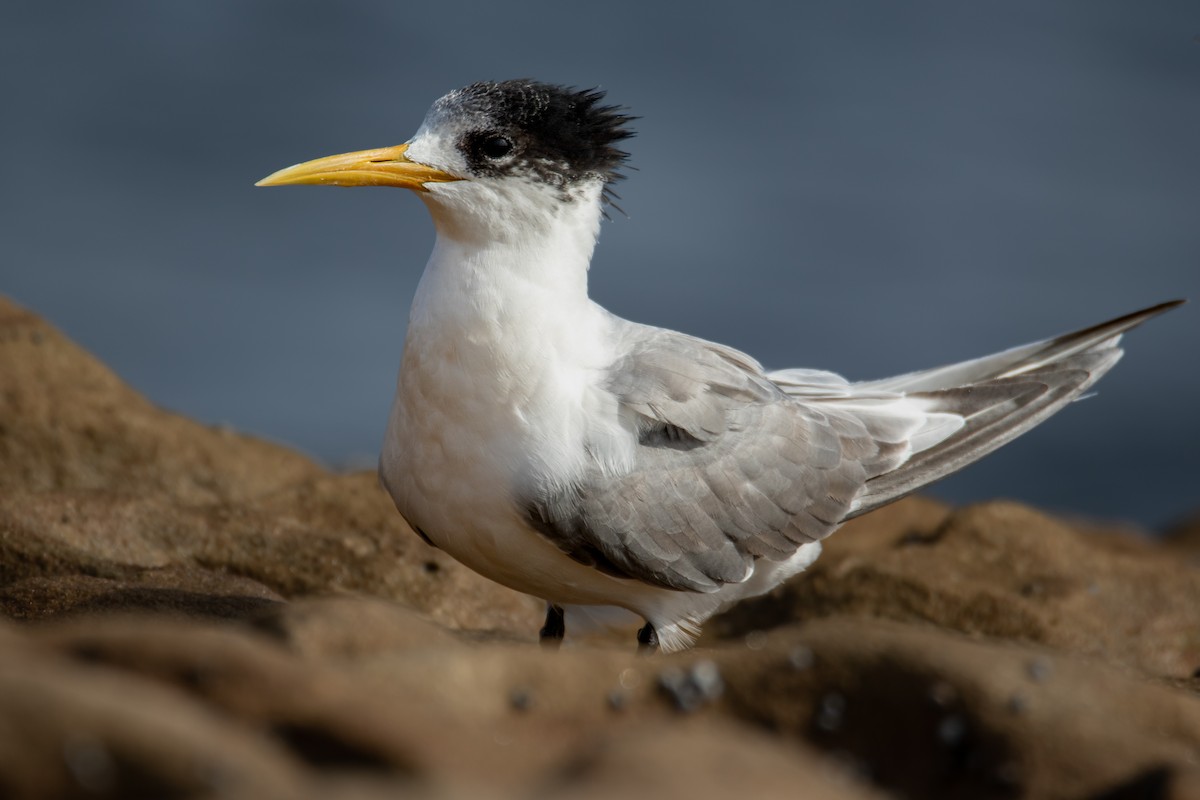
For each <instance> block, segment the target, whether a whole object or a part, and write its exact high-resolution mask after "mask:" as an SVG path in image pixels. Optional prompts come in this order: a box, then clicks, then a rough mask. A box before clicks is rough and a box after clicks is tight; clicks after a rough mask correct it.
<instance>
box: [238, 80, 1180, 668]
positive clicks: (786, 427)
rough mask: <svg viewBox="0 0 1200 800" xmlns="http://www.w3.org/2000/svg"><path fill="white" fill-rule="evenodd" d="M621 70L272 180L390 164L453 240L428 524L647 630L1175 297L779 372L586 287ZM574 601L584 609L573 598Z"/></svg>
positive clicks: (426, 124) (674, 619)
mask: <svg viewBox="0 0 1200 800" xmlns="http://www.w3.org/2000/svg"><path fill="white" fill-rule="evenodd" d="M626 112H627V109H624V108H622V107H620V106H615V105H607V104H606V102H605V93H604V92H603V91H601V90H599V89H577V88H575V87H569V86H559V85H554V84H549V83H544V82H539V81H536V80H530V79H520V80H508V81H501V82H479V83H474V84H471V85H470V86H466V87H464V88H462V89H458V90H456V91H452V92H450V93H449V94H447V95H445V96H443V97H441V98H440V99H438V100H437V101H436V102H435V103H434V104H433V106H432V107H431V108H430V109H429V111H428V113H427V115H426V117H425V119H424V121H423V123H422V124H421V126H420V127H419V129H418V130H417V132H416V134H415V135H414V136H413V137H412V138H410V139H409V140H408V141H407V142H405V143H404V144H400V145H397V146H393V147H384V148H380V149H373V150H362V151H356V152H351V153H345V154H341V155H335V156H329V157H325V158H319V159H316V160H313V161H307V162H304V163H301V164H297V165H295V166H292V167H288V168H286V169H282V170H280V171H278V172H275V173H273V174H271V175H270V176H268V177H267V178H264V179H263V180H261V181H259V182H258V184H257V185H259V186H282V185H296V184H320V185H334V186H391V187H400V188H405V189H409V190H412V191H413V192H415V193H416V194H417V196H418V197H420V199H421V200H423V201H424V203H425V205H426V206H427V208H428V210H429V212H430V214H431V216H432V217H433V222H434V228H435V233H436V236H435V241H434V244H433V251H432V254H431V255H430V256H429V259H428V262H427V264H426V266H425V269H424V272H423V273H422V275H421V278H420V282H419V284H418V286H417V289H416V292H415V295H414V298H413V302H412V307H411V311H410V315H409V321H408V328H407V332H406V334H405V340H404V346H403V355H402V359H401V366H400V374H399V378H398V380H397V388H396V394H395V399H394V401H393V404H392V407H391V411H390V414H389V417H388V424H387V430H386V434H385V438H384V442H383V445H382V448H381V454H380V460H379V475H380V479H381V483H382V484H383V486H384V488H385V489H386V490H387V492H388V493H389V494H390V495H391V498H392V500H393V501H394V504H395V506H396V509H397V510H398V511H399V513H400V514H401V516H403V518H404V519H405V521H407V523H408V524H409V526H411V528H412V529H413V530H414V531H415V532H416V533H417V534H418V535H419V536H420V537H421V538H422V539H424V540H425V541H426V542H427V543H428V544H431V545H433V546H434V547H437V548H440V549H442V550H444V551H445V552H447V553H448V554H449V555H451V556H453V557H454V558H455V559H457V560H458V561H460V562H461V563H463V564H464V565H466V566H467V567H469V568H470V569H472V570H474V571H475V572H477V573H479V574H481V575H483V576H485V577H487V578H490V579H492V580H493V581H496V582H498V583H501V584H503V585H505V586H508V587H510V588H512V589H516V590H518V591H521V592H525V593H527V594H530V595H533V596H535V597H537V598H540V599H541V600H542V601H544V602H545V603H546V618H545V623H544V625H543V627H542V628H541V630H540V633H539V636H540V640H541V641H542V642H543V643H544V644H546V645H548V646H550V647H552V648H553V647H557V646H558V644H559V643H560V642H561V640H562V639H563V637H564V634H565V631H566V627H567V619H568V615H570V619H575V618H576V615H577V614H579V618H580V619H584V618H585V617H586V615H587V612H588V610H589V609H611V608H613V607H615V608H618V609H625V610H626V611H628V612H633V614H636V615H637V616H638V617H639V618H640V621H644V622H645V625H644V626H642V627H641V628H640V629H639V630H638V632H637V643H638V644H637V646H638V648H639V650H642V651H649V652H653V651H655V650H658V651H661V652H665V653H670V652H673V651H678V650H682V649H685V648H687V647H689V646H691V645H692V644H693V643H694V642H695V639H696V637H697V636H698V635H699V632H700V629H701V626H702V624H703V623H704V622H705V621H706V620H707V619H709V618H710V617H712V616H713V615H714V614H716V613H718V612H720V611H722V610H724V609H727V608H729V607H730V606H732V605H733V604H735V603H737V602H739V601H741V600H744V599H746V598H750V597H755V596H758V595H762V594H764V593H766V592H768V591H770V590H771V589H773V588H774V587H776V586H778V585H779V584H781V583H782V582H784V581H786V580H788V579H789V578H791V577H792V576H794V575H796V574H797V573H799V572H801V571H802V570H804V569H805V568H806V567H808V566H809V565H810V564H812V563H813V561H814V560H815V559H816V558H817V556H818V555H819V554H820V552H821V543H822V541H823V540H824V539H825V538H826V537H827V536H829V535H830V534H831V533H833V532H834V531H835V530H836V529H837V528H838V527H840V526H841V525H842V524H843V523H845V522H847V521H848V520H850V519H853V518H855V517H858V516H860V515H862V514H865V513H867V512H869V511H871V510H873V509H876V508H879V507H880V506H883V505H885V504H888V503H891V502H893V501H895V500H898V499H899V498H901V497H904V496H906V495H908V494H910V493H911V492H913V491H916V490H918V489H920V488H922V487H924V486H926V485H928V484H930V483H931V482H933V481H936V480H938V479H939V478H942V477H944V476H946V475H948V474H950V473H952V472H955V471H957V470H959V469H961V468H963V467H965V466H967V465H968V464H970V463H972V462H974V461H976V460H977V459H979V458H981V457H983V456H985V455H987V454H988V453H990V452H992V451H993V450H995V449H996V448H997V447H1000V446H1001V445H1003V444H1005V443H1006V442H1008V441H1010V440H1012V439H1013V438H1014V437H1016V436H1019V435H1020V434H1022V433H1024V432H1026V431H1027V430H1029V429H1030V428H1032V427H1034V426H1035V425H1037V424H1039V423H1041V422H1042V421H1044V420H1045V419H1046V418H1047V417H1049V416H1050V415H1052V414H1054V413H1055V412H1057V411H1059V410H1061V409H1062V408H1063V407H1065V406H1066V405H1067V404H1069V403H1071V402H1072V401H1073V400H1075V399H1076V398H1078V397H1080V396H1081V395H1083V394H1084V393H1085V392H1087V390H1088V389H1089V388H1090V387H1091V386H1092V385H1093V384H1094V383H1095V381H1097V380H1098V379H1099V378H1100V377H1101V376H1103V375H1104V374H1105V373H1106V372H1108V370H1109V369H1111V368H1112V367H1113V365H1114V364H1116V362H1117V361H1118V359H1120V358H1121V356H1122V350H1121V348H1120V347H1119V342H1120V339H1121V336H1122V334H1123V333H1125V332H1126V331H1128V330H1129V329H1131V328H1133V327H1134V326H1136V325H1139V324H1140V323H1142V322H1144V321H1146V320H1148V319H1150V318H1151V317H1154V316H1156V315H1158V314H1161V313H1163V312H1165V311H1167V310H1169V309H1171V308H1174V307H1175V306H1177V305H1179V304H1180V303H1182V302H1184V301H1182V300H1175V301H1170V302H1166V303H1161V304H1159V305H1155V306H1153V307H1149V308H1145V309H1143V310H1140V311H1137V312H1134V313H1132V314H1127V315H1125V316H1122V317H1119V318H1117V319H1113V320H1110V321H1108V322H1104V323H1102V324H1099V325H1095V326H1092V327H1089V328H1085V329H1083V330H1079V331H1076V332H1074V333H1069V334H1066V335H1063V336H1058V337H1054V338H1050V339H1045V340H1042V341H1038V342H1035V343H1033V344H1028V345H1025V346H1021V347H1016V348H1013V349H1010V350H1006V351H1004V352H1001V353H997V354H994V355H990V356H985V357H982V358H977V359H974V360H970V361H965V362H961V363H957V364H951V365H948V366H943V367H938V368H934V369H927V370H922V371H918V372H912V373H908V374H904V375H900V376H897V377H893V378H885V379H882V380H871V381H864V382H851V381H848V380H847V379H845V378H843V377H842V376H840V375H838V374H835V373H832V372H826V371H822V370H817V369H783V370H776V371H767V370H766V369H765V368H764V367H763V366H761V365H760V364H759V362H758V361H756V360H755V359H754V358H752V357H751V356H749V355H747V354H745V353H742V352H739V351H738V350H736V349H734V348H731V347H727V346H725V345H722V344H718V343H715V342H710V341H705V340H703V339H700V338H696V337H693V336H689V335H686V334H683V333H678V332H675V331H672V330H667V329H664V328H659V327H653V326H650V325H644V324H639V323H636V322H632V321H628V320H625V319H622V318H620V317H618V316H616V315H614V314H612V313H610V312H609V311H607V310H606V309H604V308H603V307H601V306H600V305H599V304H597V303H596V302H594V301H593V300H592V299H590V298H589V296H588V269H589V266H590V263H591V259H592V254H593V250H594V248H595V246H596V243H597V237H598V235H599V232H600V227H601V222H602V220H603V219H604V218H605V217H606V216H607V211H606V210H607V207H608V206H609V205H610V204H611V203H612V202H613V199H614V194H613V191H612V190H613V185H614V184H615V183H616V182H617V181H618V180H620V179H622V178H623V177H624V175H623V172H622V169H623V168H624V167H625V166H626V164H627V160H628V158H629V154H628V153H627V152H626V151H624V150H622V149H621V147H622V146H623V142H624V140H626V139H628V138H629V137H631V136H632V135H633V131H632V128H631V125H630V123H631V122H632V121H633V120H634V119H636V118H635V117H631V116H630V115H629V114H628V113H626ZM572 624H574V623H572Z"/></svg>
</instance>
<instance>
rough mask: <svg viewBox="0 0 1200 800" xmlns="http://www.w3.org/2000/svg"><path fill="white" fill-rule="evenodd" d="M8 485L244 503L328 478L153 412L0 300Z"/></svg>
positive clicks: (242, 440) (2, 451) (240, 440)
mask: <svg viewBox="0 0 1200 800" xmlns="http://www.w3.org/2000/svg"><path fill="white" fill-rule="evenodd" d="M0 465H3V474H2V475H0V486H4V487H5V488H11V487H17V486H20V487H25V488H29V489H68V488H69V489H103V490H108V491H111V492H115V493H121V494H133V495H141V494H158V493H162V494H166V495H169V496H170V497H172V498H174V499H175V500H176V501H178V502H179V503H181V504H193V503H204V502H212V501H216V500H244V499H246V498H249V497H254V496H256V495H261V494H264V493H267V492H272V491H275V490H276V489H279V488H281V487H283V486H286V485H288V484H290V483H293V482H295V481H297V480H300V479H301V478H304V477H310V476H315V475H318V474H320V469H319V468H318V467H317V466H316V465H315V464H313V463H312V462H311V461H309V460H308V459H306V458H304V457H303V456H301V455H299V454H298V453H296V452H294V451H291V450H288V449H287V448H284V447H279V446H278V445H272V444H268V443H266V442H263V441H259V440H257V439H253V438H251V437H247V436H241V435H238V434H236V433H233V432H230V431H227V430H224V429H219V428H208V427H205V426H203V425H199V424H197V423H196V422H193V421H191V420H189V419H186V418H184V417H181V416H179V415H177V414H171V413H169V412H166V411H163V410H161V409H158V408H155V407H154V406H153V405H151V404H150V403H149V402H147V401H146V399H145V398H143V397H142V396H141V395H139V394H138V393H137V392H135V391H133V389H131V388H130V387H129V386H127V385H126V384H125V383H123V382H122V381H121V380H120V379H119V378H117V376H116V375H114V374H113V373H112V371H111V370H109V369H108V368H107V367H105V366H104V365H103V364H101V363H100V362H99V361H97V360H96V359H94V358H92V357H91V356H90V355H88V354H87V353H86V352H84V351H83V350H81V349H80V348H79V347H78V346H77V345H75V344H74V343H73V342H71V341H70V340H68V339H67V338H66V337H65V336H63V335H62V334H61V333H60V332H59V331H57V330H56V329H54V328H53V327H52V326H50V325H48V324H47V323H46V322H45V321H43V320H42V319H41V318H40V317H38V316H36V315H34V314H32V313H30V312H28V311H26V310H24V309H22V308H20V307H19V306H17V305H15V304H14V303H12V302H11V301H9V300H6V299H5V298H3V297H0Z"/></svg>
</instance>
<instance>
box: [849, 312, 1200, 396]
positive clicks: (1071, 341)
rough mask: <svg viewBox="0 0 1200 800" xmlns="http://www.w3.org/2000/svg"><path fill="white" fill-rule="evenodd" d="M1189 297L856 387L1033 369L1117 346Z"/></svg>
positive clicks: (913, 384) (924, 385) (942, 385)
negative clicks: (1128, 334)
mask: <svg viewBox="0 0 1200 800" xmlns="http://www.w3.org/2000/svg"><path fill="white" fill-rule="evenodd" d="M1185 302H1187V301H1186V300H1171V301H1169V302H1166V303H1159V304H1158V305H1156V306H1151V307H1150V308H1145V309H1142V310H1141V311H1135V312H1133V313H1132V314H1126V315H1125V316H1123V317H1117V318H1116V319H1113V320H1109V321H1108V322H1102V323H1100V324H1099V325H1093V326H1092V327H1090V328H1084V329H1083V330H1079V331H1074V332H1073V333H1068V334H1064V335H1063V336H1056V337H1055V338H1053V339H1045V340H1043V341H1040V342H1033V343H1032V344H1026V345H1022V346H1020V347H1014V348H1012V349H1010V350H1004V351H1003V352H1000V353H994V354H992V355H990V356H984V357H983V358H976V359H972V360H970V361H961V362H959V363H957V364H947V365H946V366H944V367H935V368H934V369H927V370H921V371H919V372H910V373H907V374H905V375H897V376H895V377H893V378H884V379H882V380H877V381H864V382H860V383H855V384H854V388H855V390H856V391H857V390H861V391H868V392H869V391H880V392H921V391H930V390H936V389H949V388H952V387H956V386H966V385H969V384H973V383H979V382H981V381H986V380H991V379H993V378H1000V377H1004V376H1005V375H1017V374H1020V373H1024V372H1030V371H1032V370H1035V369H1038V368H1039V367H1042V366H1046V365H1048V364H1052V363H1061V362H1062V361H1064V360H1065V359H1067V358H1069V357H1070V356H1072V355H1074V354H1076V353H1081V352H1084V351H1087V350H1092V349H1095V348H1097V347H1100V346H1116V344H1117V341H1118V340H1119V337H1120V335H1121V334H1122V333H1124V332H1125V331H1127V330H1129V329H1130V328H1134V327H1137V326H1138V325H1141V324H1142V323H1143V322H1145V321H1146V320H1148V319H1150V318H1151V317H1156V316H1158V315H1159V314H1162V313H1165V312H1167V311H1170V310H1171V309H1172V308H1175V307H1176V306H1180V305H1183V304H1184V303H1185ZM1110 340H1111V341H1110Z"/></svg>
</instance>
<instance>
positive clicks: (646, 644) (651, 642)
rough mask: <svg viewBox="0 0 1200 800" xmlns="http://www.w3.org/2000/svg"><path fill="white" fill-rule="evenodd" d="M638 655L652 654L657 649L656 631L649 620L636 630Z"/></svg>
mask: <svg viewBox="0 0 1200 800" xmlns="http://www.w3.org/2000/svg"><path fill="white" fill-rule="evenodd" d="M637 640H638V655H643V656H648V655H653V654H654V653H655V652H656V651H657V650H658V631H656V630H654V626H653V625H651V624H650V623H649V622H647V623H646V626H645V627H644V628H642V629H640V630H639V631H638V632H637Z"/></svg>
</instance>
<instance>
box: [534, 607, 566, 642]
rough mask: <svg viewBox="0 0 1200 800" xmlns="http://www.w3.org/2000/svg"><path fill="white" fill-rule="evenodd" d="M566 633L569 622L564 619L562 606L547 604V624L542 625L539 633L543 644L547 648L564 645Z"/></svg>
mask: <svg viewBox="0 0 1200 800" xmlns="http://www.w3.org/2000/svg"><path fill="white" fill-rule="evenodd" d="M566 632H567V621H566V619H564V618H563V610H562V606H556V605H554V603H546V623H545V624H544V625H542V629H541V631H539V632H538V636H540V637H541V641H542V644H543V645H544V646H546V647H558V646H559V645H560V644H562V639H563V636H564V635H565V634H566Z"/></svg>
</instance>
